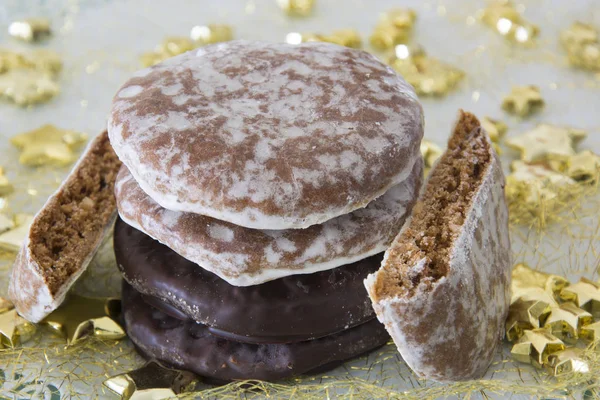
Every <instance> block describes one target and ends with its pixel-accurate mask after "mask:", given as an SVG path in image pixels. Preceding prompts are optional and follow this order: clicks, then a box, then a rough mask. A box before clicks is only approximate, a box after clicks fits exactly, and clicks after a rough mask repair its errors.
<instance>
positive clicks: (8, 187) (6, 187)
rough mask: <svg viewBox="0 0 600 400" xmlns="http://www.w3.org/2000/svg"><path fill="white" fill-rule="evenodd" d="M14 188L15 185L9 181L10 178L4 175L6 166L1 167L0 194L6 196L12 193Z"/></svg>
mask: <svg viewBox="0 0 600 400" xmlns="http://www.w3.org/2000/svg"><path fill="white" fill-rule="evenodd" d="M13 190H14V188H13V185H12V184H11V183H10V182H9V181H8V178H7V177H6V176H5V175H4V168H2V167H0V196H6V195H7V194H10V193H12V192H13Z"/></svg>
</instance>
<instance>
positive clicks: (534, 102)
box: [502, 85, 544, 117]
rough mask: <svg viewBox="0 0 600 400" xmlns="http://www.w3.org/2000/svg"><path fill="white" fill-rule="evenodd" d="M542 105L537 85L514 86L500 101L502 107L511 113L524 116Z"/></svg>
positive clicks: (542, 100)
mask: <svg viewBox="0 0 600 400" xmlns="http://www.w3.org/2000/svg"><path fill="white" fill-rule="evenodd" d="M543 106H544V99H542V95H541V94H540V90H539V89H538V87H537V86H533V85H530V86H515V87H513V88H512V90H511V92H510V93H509V94H508V95H507V96H506V97H505V98H504V100H503V101H502V108H503V109H504V110H506V111H507V112H509V113H511V114H516V115H518V116H520V117H526V116H528V115H529V114H532V113H533V112H535V111H539V110H540V109H541V108H542V107H543Z"/></svg>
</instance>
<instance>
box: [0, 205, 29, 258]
mask: <svg viewBox="0 0 600 400" xmlns="http://www.w3.org/2000/svg"><path fill="white" fill-rule="evenodd" d="M32 221H33V216H32V215H29V214H17V215H15V216H14V218H13V221H12V222H13V223H12V227H10V228H9V229H7V230H6V231H5V232H3V233H0V250H5V251H9V252H17V251H19V249H20V248H21V244H22V243H23V240H24V239H25V237H26V236H27V234H28V233H29V226H30V225H31V222H32Z"/></svg>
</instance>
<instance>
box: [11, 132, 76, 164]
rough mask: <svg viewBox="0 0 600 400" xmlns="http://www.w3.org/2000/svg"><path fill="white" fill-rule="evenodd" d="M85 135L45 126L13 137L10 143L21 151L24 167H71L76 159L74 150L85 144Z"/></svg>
mask: <svg viewBox="0 0 600 400" xmlns="http://www.w3.org/2000/svg"><path fill="white" fill-rule="evenodd" d="M86 140H87V135H86V134H84V133H80V132H76V131H72V130H68V129H61V128H57V127H56V126H54V125H50V124H47V125H43V126H41V127H39V128H37V129H34V130H32V131H29V132H25V133H21V134H19V135H16V136H13V138H12V139H11V140H10V142H11V143H12V144H13V145H14V146H16V147H17V148H18V149H19V150H21V156H20V157H19V162H20V163H21V164H24V165H31V166H41V165H48V164H52V165H69V164H70V163H72V162H73V161H75V159H76V155H75V153H74V150H75V149H77V148H78V147H80V146H81V145H82V144H84V143H85V142H86Z"/></svg>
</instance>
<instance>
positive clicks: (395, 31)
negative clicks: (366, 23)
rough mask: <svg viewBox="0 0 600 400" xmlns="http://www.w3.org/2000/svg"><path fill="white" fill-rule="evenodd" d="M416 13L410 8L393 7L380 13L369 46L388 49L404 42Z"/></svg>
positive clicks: (415, 18) (411, 27) (408, 35)
mask: <svg viewBox="0 0 600 400" xmlns="http://www.w3.org/2000/svg"><path fill="white" fill-rule="evenodd" d="M416 20H417V13H416V12H415V11H414V10H411V9H403V8H398V9H393V10H390V11H388V12H386V13H383V14H382V15H381V18H380V19H379V22H378V23H377V26H375V30H374V31H373V34H372V35H371V37H370V39H369V40H370V42H371V46H373V47H374V48H376V49H377V50H390V49H393V48H394V46H396V45H397V44H400V43H405V42H406V41H407V40H408V38H409V37H410V34H411V32H412V29H413V26H414V24H415V21H416Z"/></svg>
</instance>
